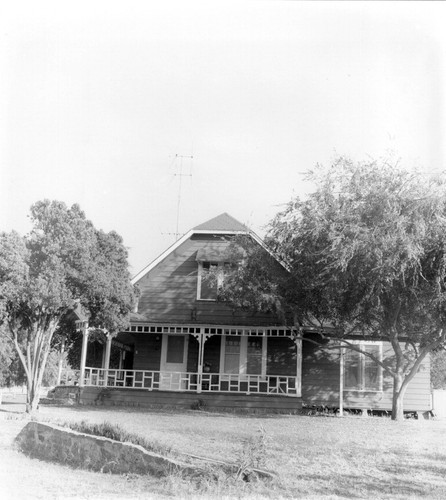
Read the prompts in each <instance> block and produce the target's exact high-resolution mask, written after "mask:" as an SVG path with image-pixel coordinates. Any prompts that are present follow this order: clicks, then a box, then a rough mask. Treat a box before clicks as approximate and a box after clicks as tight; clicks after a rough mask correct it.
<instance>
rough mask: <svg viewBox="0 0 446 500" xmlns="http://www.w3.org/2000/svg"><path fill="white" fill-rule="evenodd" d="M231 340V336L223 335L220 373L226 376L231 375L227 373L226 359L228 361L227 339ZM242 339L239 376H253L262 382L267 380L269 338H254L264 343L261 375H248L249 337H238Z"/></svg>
mask: <svg viewBox="0 0 446 500" xmlns="http://www.w3.org/2000/svg"><path fill="white" fill-rule="evenodd" d="M227 338H228V339H230V338H231V335H222V336H221V344H220V370H219V371H220V373H221V374H222V375H223V376H224V375H231V374H230V373H229V372H225V359H226V339H227ZM236 338H239V339H240V352H239V370H238V374H239V375H252V376H258V377H261V379H262V380H265V378H266V370H267V352H268V342H267V340H268V337H266V336H259V337H253V338H256V339H260V340H261V341H262V357H261V368H260V373H247V369H248V339H249V338H250V337H249V336H248V335H242V336H236Z"/></svg>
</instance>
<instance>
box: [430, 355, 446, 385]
mask: <svg viewBox="0 0 446 500" xmlns="http://www.w3.org/2000/svg"><path fill="white" fill-rule="evenodd" d="M431 383H432V389H443V390H445V389H446V351H445V350H443V349H441V350H439V351H437V352H435V353H434V354H433V356H432V368H431Z"/></svg>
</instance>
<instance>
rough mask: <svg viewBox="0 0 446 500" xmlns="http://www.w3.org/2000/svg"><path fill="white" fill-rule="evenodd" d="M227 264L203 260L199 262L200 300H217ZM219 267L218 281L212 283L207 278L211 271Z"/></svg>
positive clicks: (198, 287)
mask: <svg viewBox="0 0 446 500" xmlns="http://www.w3.org/2000/svg"><path fill="white" fill-rule="evenodd" d="M226 265H227V264H224V263H223V262H208V261H203V262H199V263H198V284H197V299H198V300H217V290H218V288H219V287H221V286H222V284H223V272H224V269H225V267H226ZM216 269H218V271H219V273H218V277H217V283H216V284H215V283H211V282H210V281H208V280H207V279H206V275H207V274H208V273H209V271H211V270H212V271H214V270H216Z"/></svg>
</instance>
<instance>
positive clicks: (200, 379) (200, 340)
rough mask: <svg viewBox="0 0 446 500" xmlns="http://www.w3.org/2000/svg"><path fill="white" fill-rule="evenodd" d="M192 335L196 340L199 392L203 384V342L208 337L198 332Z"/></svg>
mask: <svg viewBox="0 0 446 500" xmlns="http://www.w3.org/2000/svg"><path fill="white" fill-rule="evenodd" d="M194 337H195V338H196V339H197V340H198V373H197V393H198V394H200V393H201V389H202V384H203V361H204V344H205V343H206V340H207V339H208V338H209V334H206V333H199V334H198V335H194Z"/></svg>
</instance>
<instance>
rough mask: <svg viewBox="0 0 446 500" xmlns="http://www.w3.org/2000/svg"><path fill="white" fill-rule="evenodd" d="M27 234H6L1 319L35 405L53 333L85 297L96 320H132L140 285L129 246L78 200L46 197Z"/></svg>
mask: <svg viewBox="0 0 446 500" xmlns="http://www.w3.org/2000/svg"><path fill="white" fill-rule="evenodd" d="M31 221H32V222H33V229H32V231H31V233H30V234H29V235H27V236H25V237H21V236H19V235H18V234H17V233H16V232H15V231H13V232H11V233H0V322H2V323H3V324H4V325H5V326H6V331H7V333H8V335H9V336H10V338H11V340H12V341H13V343H14V346H15V348H16V350H17V353H18V355H19V358H20V360H21V362H22V365H23V367H24V370H25V373H26V377H27V381H28V398H29V401H28V411H33V410H35V409H36V407H37V397H38V392H39V391H38V389H39V387H40V385H41V383H42V378H43V374H44V369H45V365H46V362H47V359H48V356H49V353H50V349H51V345H52V342H53V338H54V335H55V333H56V332H57V330H60V329H61V327H62V326H63V324H64V323H63V320H64V319H65V320H66V319H67V317H68V315H69V314H70V312H72V311H73V310H74V309H75V307H76V306H78V305H79V304H81V305H82V306H83V307H84V309H85V310H86V311H88V314H89V321H90V324H91V325H92V326H98V327H99V326H100V327H105V328H107V329H108V330H109V331H116V330H118V329H120V328H123V327H125V326H126V324H127V322H128V314H129V312H130V311H131V309H132V304H133V299H134V292H133V289H132V286H131V283H130V275H129V272H128V264H127V251H126V249H125V247H124V245H123V243H122V239H121V237H120V236H119V235H117V234H116V233H115V232H113V231H112V232H110V233H104V232H103V231H101V230H97V229H95V228H94V227H93V224H92V223H91V222H90V221H89V220H87V219H86V217H85V214H84V213H83V212H82V211H81V209H80V208H79V206H78V205H73V206H72V207H71V208H67V206H66V205H65V204H64V203H62V202H58V201H52V202H50V201H48V200H45V201H40V202H37V203H35V204H34V205H33V206H32V207H31Z"/></svg>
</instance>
